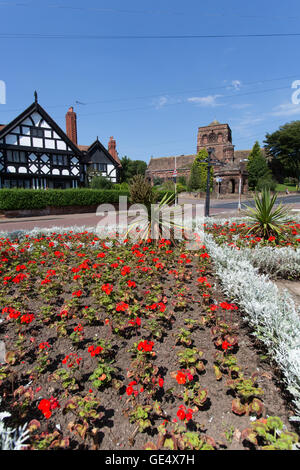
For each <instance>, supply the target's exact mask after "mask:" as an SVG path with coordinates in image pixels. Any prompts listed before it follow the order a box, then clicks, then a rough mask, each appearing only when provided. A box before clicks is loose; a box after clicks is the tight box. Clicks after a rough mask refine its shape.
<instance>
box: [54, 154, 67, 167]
mask: <svg viewBox="0 0 300 470" xmlns="http://www.w3.org/2000/svg"><path fill="white" fill-rule="evenodd" d="M52 159H53V160H52V161H53V165H54V166H68V164H69V161H68V156H67V155H53V157H52Z"/></svg>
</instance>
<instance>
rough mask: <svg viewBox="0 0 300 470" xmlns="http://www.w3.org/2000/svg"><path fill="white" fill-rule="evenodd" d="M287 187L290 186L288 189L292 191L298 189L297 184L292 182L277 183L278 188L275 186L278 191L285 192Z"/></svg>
mask: <svg viewBox="0 0 300 470" xmlns="http://www.w3.org/2000/svg"><path fill="white" fill-rule="evenodd" d="M286 188H288V190H289V191H290V192H291V191H297V186H296V184H290V183H287V184H279V183H278V184H277V185H276V188H275V191H277V192H285V190H286Z"/></svg>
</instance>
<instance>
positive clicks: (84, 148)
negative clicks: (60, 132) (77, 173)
mask: <svg viewBox="0 0 300 470" xmlns="http://www.w3.org/2000/svg"><path fill="white" fill-rule="evenodd" d="M78 148H79V149H80V150H81V152H83V154H84V156H85V158H84V159H85V163H90V157H89V155H90V154H91V153H92V152H93V150H94V149H96V148H98V149H99V150H101V151H102V152H103V153H104V154H105V155H106V156H107V158H108V159H109V160H111V162H112V163H114V164H116V163H117V165H118V166H119V167H122V165H121V162H120V160H119V159H118V160H115V159H114V158H113V156H112V155H111V154H110V153H109V151H108V150H107V149H106V148H105V147H104V145H102V144H101V142H100V141H99V140H98V139H96V140H95V142H93V143H92V144H91V145H90V146H88V145H78Z"/></svg>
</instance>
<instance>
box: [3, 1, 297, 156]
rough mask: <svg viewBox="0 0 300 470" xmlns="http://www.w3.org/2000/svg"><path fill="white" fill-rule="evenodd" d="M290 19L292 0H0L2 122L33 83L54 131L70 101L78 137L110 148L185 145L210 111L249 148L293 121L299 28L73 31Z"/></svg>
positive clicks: (165, 149)
mask: <svg viewBox="0 0 300 470" xmlns="http://www.w3.org/2000/svg"><path fill="white" fill-rule="evenodd" d="M299 20H300V4H299V2H298V1H296V0H294V1H291V0H286V1H285V2H278V1H276V2H275V1H274V0H260V1H258V0H253V1H252V2H247V4H246V3H245V2H241V1H235V0H228V1H227V2H224V1H221V0H215V1H214V2H211V4H209V3H208V2H203V1H199V0H186V1H185V2H182V1H179V0H172V1H171V0H152V1H151V2H145V1H137V0H127V1H126V2H125V1H124V0H110V1H109V2H108V1H102V0H85V1H84V2H83V1H79V0H66V1H63V0H31V1H30V0H19V1H16V2H15V1H13V0H7V1H2V0H0V21H1V29H0V38H1V62H0V80H2V81H5V83H6V88H7V93H6V104H0V123H4V124H5V123H8V122H9V121H11V120H12V119H13V118H14V117H16V115H17V114H19V113H20V112H21V111H23V110H24V109H25V108H26V107H27V106H29V105H30V104H31V103H32V101H33V92H34V90H35V89H36V90H37V91H38V94H39V102H40V104H41V105H42V106H43V107H44V108H45V109H46V111H47V112H48V113H49V114H50V115H51V116H52V117H53V118H54V119H55V120H56V122H57V123H58V124H59V125H60V126H61V127H62V128H63V129H65V114H66V111H67V109H68V107H69V106H72V105H73V106H74V107H75V111H76V112H77V115H78V140H79V143H80V144H82V145H88V144H90V143H92V142H93V141H94V140H95V138H96V136H99V139H100V141H101V142H102V143H103V144H104V145H105V146H107V143H108V140H109V137H110V136H111V135H113V136H114V137H115V138H116V140H117V149H118V152H119V155H120V157H122V156H124V155H127V156H129V157H130V158H132V159H141V160H145V161H147V162H148V161H149V158H150V156H153V157H160V156H168V155H175V154H176V155H181V154H191V153H195V152H196V137H197V129H198V127H199V126H205V125H207V124H209V123H210V122H211V121H212V120H214V119H218V120H219V121H220V122H227V123H228V124H229V125H230V127H231V129H232V133H233V143H234V144H235V147H236V149H248V148H251V147H252V146H253V143H254V141H255V140H258V141H259V142H260V143H261V144H262V142H263V140H264V136H265V134H266V132H272V131H274V130H276V129H277V128H278V127H279V126H280V125H282V124H284V123H286V122H290V121H292V120H295V119H300V104H299V105H295V104H292V101H291V96H292V92H293V91H294V90H292V88H291V85H292V83H293V81H294V80H297V79H298V80H300V70H299V46H300V37H272V38H270V37H260V38H253V37H252V38H213V39H212V38H203V39H122V40H120V39H104V40H103V39H101V40H99V39H95V38H93V39H87V38H86V37H85V38H83V37H82V36H88V35H101V36H102V35H104V36H105V35H137V36H139V35H179V34H180V35H193V34H195V35H214V34H216V35H228V34H260V33H263V34H273V33H297V32H299V26H298V25H299ZM6 34H8V35H14V34H25V35H28V34H31V35H37V36H35V37H29V38H28V37H26V38H20V37H10V36H8V37H7V36H5V37H3V35H6ZM47 35H48V37H43V36H47ZM53 35H54V36H55V35H56V36H62V37H61V38H54V37H51V36H53ZM68 35H77V38H76V39H74V38H73V39H71V38H70V37H67V36H68ZM38 36H42V37H38ZM76 101H77V102H78V101H79V102H80V103H82V104H76Z"/></svg>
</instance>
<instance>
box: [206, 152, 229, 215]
mask: <svg viewBox="0 0 300 470" xmlns="http://www.w3.org/2000/svg"><path fill="white" fill-rule="evenodd" d="M207 152H208V157H207V158H206V159H205V160H203V163H207V179H206V198H205V212H204V215H205V217H209V203H210V168H211V167H212V166H221V165H225V163H223V162H220V161H219V160H217V159H215V160H212V158H211V157H212V155H215V149H214V148H212V147H210V148H208V149H207Z"/></svg>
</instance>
